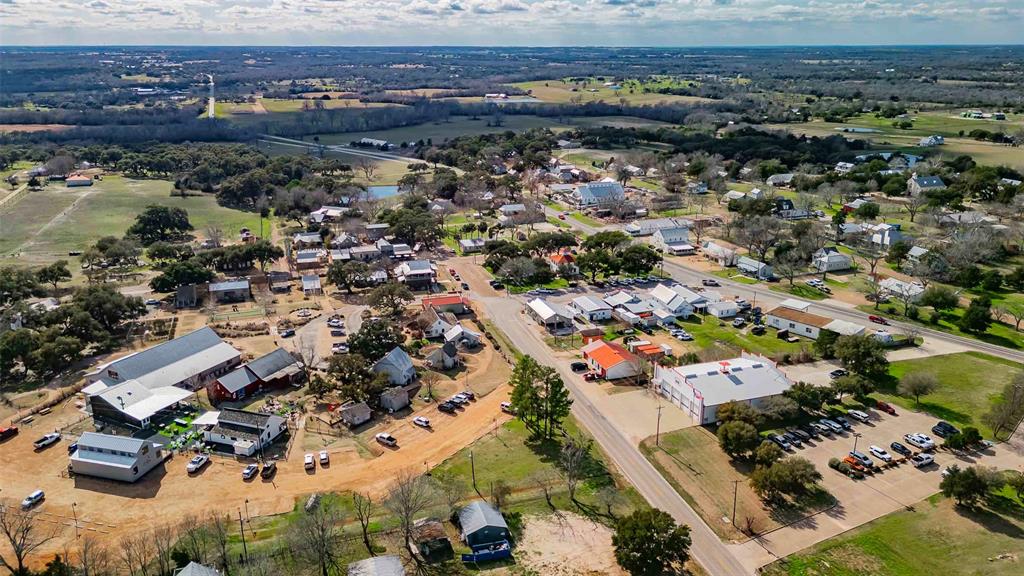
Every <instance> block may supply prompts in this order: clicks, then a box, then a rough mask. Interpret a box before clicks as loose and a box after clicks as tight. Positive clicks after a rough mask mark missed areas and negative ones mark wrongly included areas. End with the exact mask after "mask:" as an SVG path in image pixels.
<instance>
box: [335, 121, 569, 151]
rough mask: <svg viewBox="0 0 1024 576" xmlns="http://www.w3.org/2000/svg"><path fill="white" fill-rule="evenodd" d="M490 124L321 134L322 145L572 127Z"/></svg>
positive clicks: (451, 123) (554, 123) (437, 124)
mask: <svg viewBox="0 0 1024 576" xmlns="http://www.w3.org/2000/svg"><path fill="white" fill-rule="evenodd" d="M489 123H493V118H491V117H489V116H481V117H480V118H479V119H477V120H473V119H472V118H471V117H469V116H453V117H452V118H451V120H450V121H449V122H444V121H438V122H430V123H427V124H417V125H415V126H403V127H401V128H392V129H390V130H376V131H371V132H344V133H335V134H320V142H322V143H324V144H348V143H349V142H352V141H353V140H359V139H360V138H377V139H380V140H387V141H389V142H393V143H399V142H417V141H419V140H424V141H425V140H427V139H428V138H429V139H431V141H432V142H433V143H435V144H440V143H442V142H446V141H447V140H450V139H452V138H457V137H459V136H469V135H478V134H496V133H500V132H505V131H508V130H512V131H515V132H520V131H523V130H529V129H530V128H552V129H556V128H559V127H561V128H563V129H566V130H567V129H569V128H570V126H566V125H563V124H559V123H558V122H557V121H556V120H554V119H549V118H541V117H540V116H527V115H515V116H505V117H504V118H503V122H502V125H501V126H488V124H489Z"/></svg>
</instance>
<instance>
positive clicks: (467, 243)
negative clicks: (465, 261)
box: [459, 238, 487, 254]
mask: <svg viewBox="0 0 1024 576" xmlns="http://www.w3.org/2000/svg"><path fill="white" fill-rule="evenodd" d="M486 243H487V242H486V241H485V240H484V239H483V238H463V239H461V240H459V249H461V250H462V253H463V254H473V253H474V252H483V250H484V244H486Z"/></svg>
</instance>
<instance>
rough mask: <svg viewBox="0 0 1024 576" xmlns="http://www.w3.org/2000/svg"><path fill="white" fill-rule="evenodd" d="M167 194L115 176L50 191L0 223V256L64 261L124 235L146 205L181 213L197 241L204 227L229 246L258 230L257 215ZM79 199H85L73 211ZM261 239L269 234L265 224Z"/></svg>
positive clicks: (163, 187) (166, 188)
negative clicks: (181, 210)
mask: <svg viewBox="0 0 1024 576" xmlns="http://www.w3.org/2000/svg"><path fill="white" fill-rule="evenodd" d="M72 190H73V191H72ZM171 190H172V183H171V182H169V181H166V180H133V179H129V178H123V177H120V176H107V177H105V178H104V179H103V181H101V182H96V183H95V184H93V185H92V186H91V187H89V188H77V189H68V188H66V187H64V186H60V185H49V186H47V187H46V188H44V189H43V190H42V191H40V192H32V193H31V194H30V195H29V196H27V197H26V198H24V199H23V200H21V201H19V202H18V203H17V205H15V207H14V208H13V210H12V211H11V212H9V213H7V214H5V215H4V217H3V218H2V219H0V232H2V233H0V254H3V256H4V258H7V257H9V256H10V252H11V251H12V250H15V249H17V248H18V247H22V252H23V255H22V256H21V258H18V259H17V260H18V261H19V262H21V263H33V264H42V263H47V262H52V261H54V260H58V259H62V258H63V259H67V258H68V255H67V254H68V251H69V250H82V249H84V248H85V247H86V246H88V245H89V244H91V243H92V242H95V241H96V240H97V239H99V238H100V237H102V236H108V235H113V236H121V235H123V234H124V232H125V230H126V229H127V228H128V227H129V226H130V225H131V223H132V222H133V221H134V220H135V216H136V215H137V214H138V213H139V212H141V211H142V210H143V208H145V207H146V206H147V205H149V204H160V205H164V206H176V207H181V208H184V209H185V210H186V211H187V212H188V216H189V221H190V222H191V223H192V225H193V226H194V227H195V233H196V234H198V235H202V234H203V231H204V229H205V228H206V227H207V226H209V225H216V226H218V227H220V228H221V229H222V230H223V231H224V234H225V237H226V238H228V239H230V240H233V239H235V238H237V235H238V231H239V230H240V229H241V228H243V227H247V228H249V229H251V230H253V231H256V230H258V229H259V222H260V218H259V214H255V213H252V212H242V211H240V210H234V209H232V208H225V207H223V206H220V205H219V204H217V200H216V198H214V196H213V195H212V194H203V195H201V196H189V197H187V198H181V197H178V196H174V197H172V196H171ZM83 194H88V197H87V198H85V199H84V200H82V201H80V202H78V203H77V204H75V205H74V206H73V207H72V203H73V202H74V201H75V200H76V199H77V198H79V197H80V196H81V195H83ZM62 213H63V215H62ZM44 227H45V229H44ZM264 233H265V235H267V236H269V233H270V222H269V221H268V220H266V219H265V220H264ZM72 268H77V266H73V267H72Z"/></svg>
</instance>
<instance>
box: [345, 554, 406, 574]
mask: <svg viewBox="0 0 1024 576" xmlns="http://www.w3.org/2000/svg"><path fill="white" fill-rule="evenodd" d="M348 576H405V567H403V566H402V559H401V558H399V557H398V556H393V555H390V556H374V557H372V558H367V559H365V560H360V561H358V562H353V563H351V564H349V565H348Z"/></svg>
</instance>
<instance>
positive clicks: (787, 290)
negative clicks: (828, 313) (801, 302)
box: [770, 280, 827, 300]
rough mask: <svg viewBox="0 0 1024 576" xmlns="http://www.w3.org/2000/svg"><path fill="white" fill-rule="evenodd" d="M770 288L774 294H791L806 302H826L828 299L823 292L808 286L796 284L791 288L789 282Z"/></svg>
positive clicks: (782, 282)
mask: <svg viewBox="0 0 1024 576" xmlns="http://www.w3.org/2000/svg"><path fill="white" fill-rule="evenodd" d="M770 288H771V290H772V291H773V292H782V293H783V294H789V295H791V296H796V297H797V298H803V299H805V300H824V299H825V298H827V296H826V295H825V293H824V292H822V291H821V290H816V289H814V288H811V287H810V286H808V285H806V284H800V283H795V284H793V285H792V286H791V285H790V284H789V281H788V280H783V281H781V282H779V283H777V284H772V285H771V287H770Z"/></svg>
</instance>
